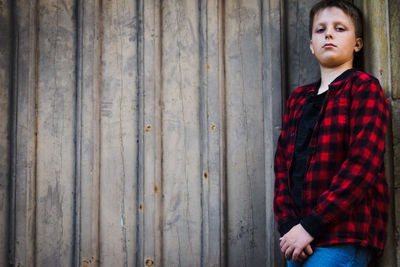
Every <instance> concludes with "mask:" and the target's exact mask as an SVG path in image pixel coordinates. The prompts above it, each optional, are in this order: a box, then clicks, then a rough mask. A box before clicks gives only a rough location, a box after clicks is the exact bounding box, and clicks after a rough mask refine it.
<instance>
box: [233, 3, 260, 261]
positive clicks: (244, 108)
mask: <svg viewBox="0 0 400 267" xmlns="http://www.w3.org/2000/svg"><path fill="white" fill-rule="evenodd" d="M225 8H226V13H225V20H226V21H225V34H226V35H225V42H226V43H225V49H226V51H225V52H226V59H225V64H226V103H227V104H226V119H227V126H226V128H227V129H226V135H227V155H226V156H227V170H226V171H227V194H228V195H227V201H228V211H227V216H228V218H227V220H228V237H227V238H228V241H227V242H228V245H229V246H228V255H227V260H228V262H227V265H228V266H230V265H232V266H263V265H264V264H265V260H266V259H265V242H264V240H265V234H266V233H265V178H264V177H265V168H264V164H265V158H264V156H265V154H264V146H263V145H260V144H263V142H264V125H263V111H264V107H263V104H264V103H263V90H262V88H263V84H262V33H261V29H262V27H261V24H260V22H261V21H262V20H261V17H260V16H261V12H260V10H261V6H260V2H259V1H228V2H226V7H225Z"/></svg>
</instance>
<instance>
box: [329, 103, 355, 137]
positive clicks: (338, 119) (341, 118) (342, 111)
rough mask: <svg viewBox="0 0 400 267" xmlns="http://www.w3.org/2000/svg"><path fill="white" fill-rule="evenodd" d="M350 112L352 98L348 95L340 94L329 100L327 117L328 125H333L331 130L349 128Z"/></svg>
mask: <svg viewBox="0 0 400 267" xmlns="http://www.w3.org/2000/svg"><path fill="white" fill-rule="evenodd" d="M349 113H350V99H348V98H347V97H343V96H339V97H335V98H332V99H331V100H330V101H328V104H327V107H326V111H325V118H326V120H327V121H328V124H329V125H328V126H331V127H332V129H331V130H333V131H334V130H335V129H336V128H339V129H344V128H347V127H348V124H349V115H350V114H349Z"/></svg>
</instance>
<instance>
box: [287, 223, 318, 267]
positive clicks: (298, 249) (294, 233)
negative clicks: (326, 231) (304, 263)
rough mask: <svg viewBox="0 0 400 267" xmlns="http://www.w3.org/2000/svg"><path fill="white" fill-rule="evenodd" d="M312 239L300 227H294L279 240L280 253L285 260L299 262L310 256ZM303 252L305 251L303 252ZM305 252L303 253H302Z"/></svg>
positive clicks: (298, 225)
mask: <svg viewBox="0 0 400 267" xmlns="http://www.w3.org/2000/svg"><path fill="white" fill-rule="evenodd" d="M313 240H314V238H313V237H312V236H311V235H310V234H309V233H308V232H307V231H306V230H305V229H304V228H303V226H301V224H297V225H295V226H294V227H293V228H292V229H290V231H289V232H287V233H286V234H285V235H284V236H282V238H281V243H280V247H281V251H282V253H283V254H284V255H285V258H286V259H287V260H292V261H294V262H295V261H300V260H302V259H303V258H307V257H308V256H307V255H306V253H307V254H308V255H311V254H312V249H311V246H310V247H308V246H309V245H310V243H311V242H312V241H313ZM304 250H305V251H304ZM304 252H305V253H304ZM303 253H304V254H303Z"/></svg>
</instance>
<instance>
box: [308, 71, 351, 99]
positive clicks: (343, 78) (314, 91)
mask: <svg viewBox="0 0 400 267" xmlns="http://www.w3.org/2000/svg"><path fill="white" fill-rule="evenodd" d="M356 71H357V69H355V68H351V69H348V70H345V71H344V72H343V73H342V74H340V75H339V76H337V77H336V78H335V79H334V80H333V82H331V83H330V84H329V90H328V91H335V89H336V88H337V85H340V84H341V83H342V82H343V81H346V80H347V78H348V77H349V76H351V75H352V74H353V73H354V72H356ZM320 85H321V79H319V80H318V81H317V82H315V83H314V84H313V86H312V87H311V91H310V92H309V93H311V94H314V95H316V94H317V93H318V88H319V86H320ZM331 86H332V87H331Z"/></svg>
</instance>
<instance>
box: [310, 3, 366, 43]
mask: <svg viewBox="0 0 400 267" xmlns="http://www.w3.org/2000/svg"><path fill="white" fill-rule="evenodd" d="M328 7H337V8H339V9H341V10H342V11H343V12H344V13H345V14H346V15H348V16H349V17H350V18H351V19H352V21H353V23H354V27H355V32H356V37H361V38H362V37H363V19H362V13H361V11H360V9H358V8H357V7H356V6H355V5H353V4H352V3H350V2H349V1H346V0H322V1H320V2H318V3H316V4H315V5H314V6H313V7H312V8H311V10H310V24H309V34H310V38H311V36H312V31H313V23H314V17H315V15H316V14H317V13H318V12H319V11H321V10H323V9H325V8H328Z"/></svg>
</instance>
